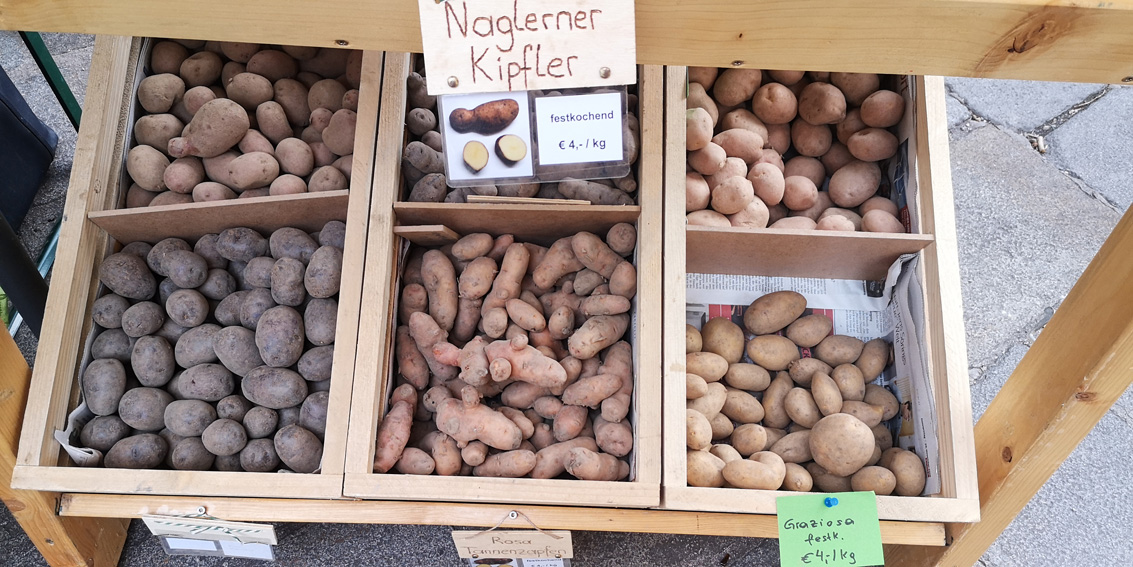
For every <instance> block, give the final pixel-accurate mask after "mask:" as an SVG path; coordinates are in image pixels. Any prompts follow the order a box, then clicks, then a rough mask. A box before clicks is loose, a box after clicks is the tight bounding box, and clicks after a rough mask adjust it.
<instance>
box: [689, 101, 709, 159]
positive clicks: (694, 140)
mask: <svg viewBox="0 0 1133 567" xmlns="http://www.w3.org/2000/svg"><path fill="white" fill-rule="evenodd" d="M710 141H712V116H711V115H710V114H708V111H707V110H704V109H703V108H699V107H697V108H690V109H688V110H686V111H685V149H686V150H688V151H690V152H691V151H695V150H699V149H700V148H703V147H704V146H706V145H708V142H710Z"/></svg>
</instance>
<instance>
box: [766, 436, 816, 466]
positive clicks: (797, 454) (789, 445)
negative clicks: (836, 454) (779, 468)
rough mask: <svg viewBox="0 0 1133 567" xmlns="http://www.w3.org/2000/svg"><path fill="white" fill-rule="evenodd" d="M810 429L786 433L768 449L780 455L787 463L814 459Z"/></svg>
mask: <svg viewBox="0 0 1133 567" xmlns="http://www.w3.org/2000/svg"><path fill="white" fill-rule="evenodd" d="M810 435H811V433H810V431H797V432H795V433H790V434H787V435H785V436H784V437H783V438H781V439H779V440H778V441H776V442H775V444H773V445H771V446H770V448H768V449H767V450H768V451H770V452H772V453H775V454H776V455H779V457H780V458H782V459H783V461H784V462H787V463H796V464H798V463H805V462H807V461H810V460H811V459H812V457H811V452H810Z"/></svg>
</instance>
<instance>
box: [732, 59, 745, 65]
mask: <svg viewBox="0 0 1133 567" xmlns="http://www.w3.org/2000/svg"><path fill="white" fill-rule="evenodd" d="M743 64H744V62H743V60H742V59H736V60H735V61H732V67H742V66H743Z"/></svg>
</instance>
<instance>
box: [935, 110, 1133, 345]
mask: <svg viewBox="0 0 1133 567" xmlns="http://www.w3.org/2000/svg"><path fill="white" fill-rule="evenodd" d="M952 181H953V185H954V187H955V196H956V197H955V198H956V220H957V232H958V233H959V246H960V276H961V280H962V286H963V288H962V289H963V297H964V315H965V316H964V319H965V324H966V329H967V333H968V357H969V363H970V364H971V365H972V366H984V365H987V364H989V363H991V362H992V361H994V360H995V359H996V357H997V356H998V355H999V353H1002V352H1003V351H1004V349H1006V348H1007V347H1008V346H1010V345H1011V344H1013V343H1014V342H1016V341H1018V340H1020V338H1021V337H1022V336H1025V335H1026V334H1027V333H1029V332H1030V331H1032V330H1033V329H1035V328H1037V327H1038V326H1040V325H1041V324H1042V323H1043V322H1045V316H1044V315H1043V311H1044V309H1046V308H1049V307H1054V306H1057V305H1058V304H1059V303H1060V302H1061V301H1062V299H1063V297H1065V295H1066V292H1067V291H1069V289H1070V287H1071V286H1072V285H1073V284H1074V282H1075V281H1076V280H1077V278H1078V276H1079V275H1080V274H1081V273H1082V270H1083V269H1085V267H1086V264H1087V263H1088V262H1089V260H1090V259H1091V258H1092V257H1093V255H1094V253H1096V252H1097V249H1098V248H1099V247H1100V246H1101V243H1102V242H1103V241H1104V240H1105V237H1106V236H1108V235H1109V233H1110V231H1111V230H1112V228H1113V226H1114V224H1115V223H1116V222H1117V219H1118V214H1117V213H1116V212H1114V211H1113V210H1112V209H1111V208H1109V207H1107V206H1106V205H1104V204H1103V203H1101V202H1100V201H1097V200H1095V199H1092V198H1090V197H1088V196H1087V195H1085V194H1084V193H1082V191H1081V190H1079V189H1078V187H1077V185H1076V184H1075V183H1074V182H1073V181H1072V180H1071V179H1069V178H1068V177H1066V176H1065V175H1063V174H1062V173H1061V172H1059V171H1058V170H1057V169H1055V168H1054V167H1052V166H1050V165H1049V164H1047V163H1046V162H1045V161H1044V160H1043V159H1042V158H1041V157H1040V156H1039V154H1038V153H1037V152H1035V151H1033V150H1032V149H1031V148H1030V145H1029V144H1028V143H1027V142H1026V140H1025V139H1024V138H1023V136H1021V135H1019V134H1011V133H1007V132H1004V131H1003V130H1001V129H999V128H997V127H994V126H988V127H983V128H978V129H975V130H974V131H972V132H971V133H969V134H967V135H966V136H964V137H962V138H960V139H959V140H956V141H954V142H953V144H952Z"/></svg>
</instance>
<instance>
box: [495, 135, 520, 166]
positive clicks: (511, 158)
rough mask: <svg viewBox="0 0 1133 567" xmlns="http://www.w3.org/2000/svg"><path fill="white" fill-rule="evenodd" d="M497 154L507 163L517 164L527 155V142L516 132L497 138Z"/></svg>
mask: <svg viewBox="0 0 1133 567" xmlns="http://www.w3.org/2000/svg"><path fill="white" fill-rule="evenodd" d="M496 155H497V156H499V157H500V160H501V161H503V162H504V163H505V164H507V165H515V164H517V163H519V162H520V161H521V160H523V158H525V157H527V144H526V143H525V142H524V141H523V138H520V137H519V136H516V135H515V134H507V135H504V136H500V137H499V138H497V139H496Z"/></svg>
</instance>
